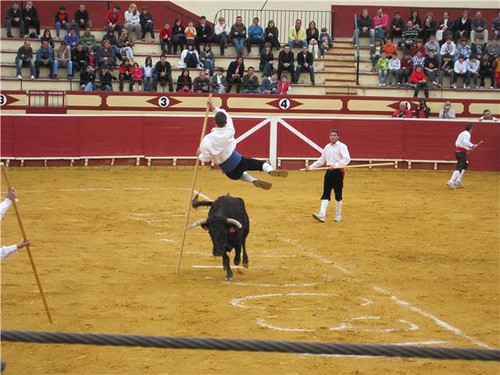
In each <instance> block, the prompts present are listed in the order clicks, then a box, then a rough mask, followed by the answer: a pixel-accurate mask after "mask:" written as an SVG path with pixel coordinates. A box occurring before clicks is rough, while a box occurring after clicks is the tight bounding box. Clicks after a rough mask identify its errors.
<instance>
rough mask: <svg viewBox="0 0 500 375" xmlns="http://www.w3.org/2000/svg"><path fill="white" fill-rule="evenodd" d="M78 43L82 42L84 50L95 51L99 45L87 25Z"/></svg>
mask: <svg viewBox="0 0 500 375" xmlns="http://www.w3.org/2000/svg"><path fill="white" fill-rule="evenodd" d="M80 43H82V44H83V49H84V50H86V51H89V50H94V51H97V50H98V49H99V48H100V46H99V44H97V41H96V38H95V36H94V34H92V32H91V31H90V27H87V28H86V29H85V31H84V32H83V35H82V36H81V38H80Z"/></svg>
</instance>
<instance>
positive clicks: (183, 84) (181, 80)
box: [177, 69, 193, 92]
mask: <svg viewBox="0 0 500 375" xmlns="http://www.w3.org/2000/svg"><path fill="white" fill-rule="evenodd" d="M192 88H193V82H192V80H191V76H190V75H189V70H188V69H182V73H181V75H180V76H179V77H178V78H177V92H190V91H192Z"/></svg>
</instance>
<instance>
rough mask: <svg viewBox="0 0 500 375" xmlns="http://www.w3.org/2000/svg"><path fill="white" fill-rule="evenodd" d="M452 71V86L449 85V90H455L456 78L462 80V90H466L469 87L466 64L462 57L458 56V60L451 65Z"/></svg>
mask: <svg viewBox="0 0 500 375" xmlns="http://www.w3.org/2000/svg"><path fill="white" fill-rule="evenodd" d="M453 71H454V74H453V84H452V85H451V88H453V89H456V88H457V85H456V82H457V78H459V77H460V78H462V81H463V84H464V89H466V88H467V87H468V86H469V74H468V72H467V63H466V62H465V57H464V56H463V55H460V56H458V60H457V61H455V64H454V65H453Z"/></svg>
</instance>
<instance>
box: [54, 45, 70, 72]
mask: <svg viewBox="0 0 500 375" xmlns="http://www.w3.org/2000/svg"><path fill="white" fill-rule="evenodd" d="M59 68H67V70H68V78H69V79H71V78H73V61H72V60H71V49H70V48H69V46H68V44H67V43H66V42H65V41H64V40H63V41H61V43H60V45H59V48H57V49H56V50H55V51H54V78H58V73H59Z"/></svg>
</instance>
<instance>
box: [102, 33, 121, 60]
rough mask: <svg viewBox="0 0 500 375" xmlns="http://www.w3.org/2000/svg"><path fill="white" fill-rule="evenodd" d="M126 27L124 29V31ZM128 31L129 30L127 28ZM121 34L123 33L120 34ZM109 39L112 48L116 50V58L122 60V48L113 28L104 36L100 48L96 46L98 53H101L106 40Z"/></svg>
mask: <svg viewBox="0 0 500 375" xmlns="http://www.w3.org/2000/svg"><path fill="white" fill-rule="evenodd" d="M124 30H125V29H122V31H124ZM125 31H127V30H125ZM120 35H121V34H120ZM105 40H107V41H108V42H109V44H110V46H111V49H112V50H113V51H114V52H115V59H118V60H120V61H121V60H122V53H121V48H119V47H118V40H117V39H116V36H115V33H114V31H113V30H108V32H107V33H106V35H104V36H103V37H102V43H101V46H100V47H99V48H96V54H97V55H98V54H99V51H100V49H101V48H102V46H103V44H104V41H105Z"/></svg>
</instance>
